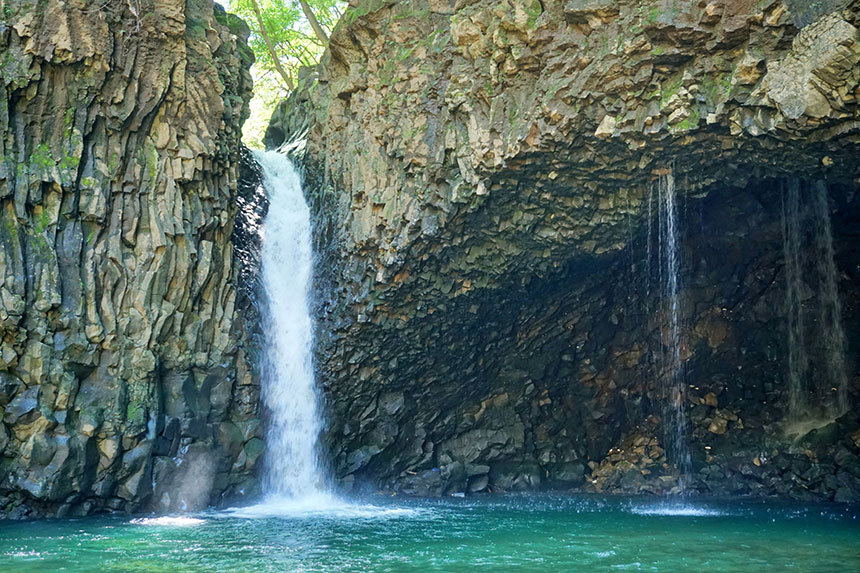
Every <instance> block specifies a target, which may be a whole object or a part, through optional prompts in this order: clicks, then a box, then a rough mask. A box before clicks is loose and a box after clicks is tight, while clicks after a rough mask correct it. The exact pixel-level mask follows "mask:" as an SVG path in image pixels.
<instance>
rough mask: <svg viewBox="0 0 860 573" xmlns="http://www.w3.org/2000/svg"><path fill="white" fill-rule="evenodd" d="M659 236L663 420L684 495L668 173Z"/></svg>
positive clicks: (677, 263)
mask: <svg viewBox="0 0 860 573" xmlns="http://www.w3.org/2000/svg"><path fill="white" fill-rule="evenodd" d="M657 195H658V197H657V199H658V206H659V210H658V215H659V236H660V249H659V257H660V310H661V315H662V317H661V325H662V330H663V332H662V338H663V341H662V342H663V352H662V359H661V361H662V364H661V366H662V368H661V373H660V378H661V386H662V389H663V412H664V413H663V417H664V422H665V423H664V433H665V442H666V446H667V447H666V450H667V452H668V453H669V454H670V460H671V461H672V462H673V463H674V464H675V465H676V467H677V468H678V472H679V478H678V484H679V487H680V489H681V491H682V492H683V490H684V485H685V482H686V478H687V476H688V475H689V474H690V471H691V461H690V451H689V446H688V444H687V437H688V430H687V414H686V411H685V409H684V408H685V404H686V386H685V382H684V364H683V361H682V359H681V344H682V340H681V308H680V288H681V279H680V273H681V260H680V253H679V241H678V209H677V204H676V192H675V178H674V175H673V174H672V173H671V172H669V173H668V174H666V175H662V176H660V179H659V181H658V185H657Z"/></svg>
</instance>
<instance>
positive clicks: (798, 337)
mask: <svg viewBox="0 0 860 573" xmlns="http://www.w3.org/2000/svg"><path fill="white" fill-rule="evenodd" d="M802 212H803V211H802V210H801V204H800V184H799V182H798V181H797V180H791V181H789V182H788V184H787V186H786V188H785V190H784V193H783V205H782V217H783V224H782V229H783V232H782V237H783V241H782V251H783V257H784V259H785V276H786V289H785V306H786V318H787V322H788V324H787V327H786V331H787V334H788V411H789V415H790V416H791V417H793V418H797V417H798V416H799V415H800V413H801V412H806V410H807V396H806V395H807V388H806V373H807V369H808V366H809V359H808V358H807V356H806V344H805V342H804V328H803V267H802V264H801V258H800V246H801V225H802V221H801V214H802Z"/></svg>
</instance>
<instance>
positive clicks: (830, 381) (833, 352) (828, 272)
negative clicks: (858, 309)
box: [814, 181, 848, 415]
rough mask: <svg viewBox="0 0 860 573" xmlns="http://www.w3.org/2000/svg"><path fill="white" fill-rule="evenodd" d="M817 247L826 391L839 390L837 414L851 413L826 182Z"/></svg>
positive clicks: (821, 187)
mask: <svg viewBox="0 0 860 573" xmlns="http://www.w3.org/2000/svg"><path fill="white" fill-rule="evenodd" d="M814 187H815V221H816V225H817V228H816V233H815V236H816V238H817V241H816V244H817V248H818V256H817V261H818V280H819V289H820V294H819V298H818V320H819V324H820V325H821V327H822V329H823V332H822V337H821V344H822V348H823V350H824V364H825V370H826V373H827V384H826V390H829V391H830V392H831V393H832V392H833V391H834V390H835V392H836V397H835V398H836V399H835V412H834V413H835V414H837V415H838V414H842V413H843V412H845V411H846V410H848V376H847V372H846V365H845V331H844V329H843V328H842V304H841V303H840V301H839V288H838V274H837V270H836V261H835V259H834V252H833V229H832V227H831V224H830V198H829V194H828V192H827V186H826V185H825V184H824V182H823V181H817V182H816V183H815V186H814Z"/></svg>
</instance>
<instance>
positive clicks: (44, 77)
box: [0, 0, 262, 517]
mask: <svg viewBox="0 0 860 573" xmlns="http://www.w3.org/2000/svg"><path fill="white" fill-rule="evenodd" d="M0 9H2V11H3V12H2V13H0V211H2V225H0V244H2V249H0V300H2V305H0V418H2V423H0V514H5V515H7V516H12V517H22V516H38V515H64V514H68V513H72V514H83V513H88V512H92V511H98V510H126V511H131V510H141V509H150V508H155V509H159V510H175V509H179V508H191V507H199V506H201V505H203V506H205V505H206V504H209V503H218V502H219V501H221V500H222V499H224V498H226V497H235V496H241V495H242V494H243V493H253V489H254V487H255V486H254V484H255V483H256V480H255V479H254V477H253V474H254V471H255V467H256V462H257V459H258V457H259V455H260V452H261V450H262V442H261V440H260V435H259V429H258V428H259V423H258V421H257V401H258V399H257V395H258V389H257V387H256V386H255V383H254V381H253V380H252V377H251V376H250V374H249V369H248V366H247V361H246V356H245V353H244V350H243V349H242V346H243V341H244V340H245V334H244V332H245V328H244V326H243V324H242V321H241V319H240V318H239V317H238V316H237V307H238V306H240V305H242V304H246V303H247V301H245V302H243V298H242V296H241V293H237V288H236V286H235V282H236V277H237V275H238V268H237V267H238V263H236V262H234V252H233V251H234V246H233V243H232V242H231V235H232V231H233V224H234V219H235V218H236V214H237V205H236V193H237V191H236V186H237V178H238V169H239V149H240V132H241V125H242V122H243V121H244V119H245V117H246V116H247V113H248V112H247V104H248V99H249V98H250V91H251V80H250V75H249V73H248V68H249V66H250V64H251V61H252V58H253V56H252V55H251V53H250V51H249V50H248V48H247V47H246V45H245V40H246V38H247V35H248V29H247V28H246V27H245V25H244V24H243V23H242V22H240V21H239V20H238V19H235V18H234V17H232V16H228V15H227V14H225V13H224V11H223V9H221V8H220V7H217V6H214V5H213V3H212V2H211V1H209V0H188V1H186V0H129V1H128V2H90V1H84V0H71V1H60V0H47V1H42V0H12V1H7V2H5V3H4V4H3V5H2V8H0Z"/></svg>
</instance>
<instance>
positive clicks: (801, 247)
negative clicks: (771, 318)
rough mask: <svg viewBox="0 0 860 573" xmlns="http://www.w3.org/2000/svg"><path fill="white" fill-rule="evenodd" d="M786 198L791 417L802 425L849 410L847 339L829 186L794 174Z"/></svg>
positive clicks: (789, 181)
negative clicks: (805, 181) (812, 183)
mask: <svg viewBox="0 0 860 573" xmlns="http://www.w3.org/2000/svg"><path fill="white" fill-rule="evenodd" d="M782 202H783V205H782V229H783V257H784V260H785V276H786V289H785V292H786V295H785V306H786V311H785V312H786V322H787V325H786V332H787V354H788V371H787V379H788V422H789V423H790V424H792V425H793V426H797V427H801V426H803V424H801V422H804V421H809V420H812V419H821V420H832V419H833V418H835V417H837V416H839V415H840V414H842V413H843V412H845V411H846V410H847V408H848V396H847V388H848V379H847V370H846V365H845V345H846V342H845V332H844V330H843V327H842V307H841V304H840V301H839V291H838V273H837V269H836V263H835V260H834V250H833V230H832V227H831V223H830V203H829V196H828V191H827V186H826V185H825V184H824V182H822V181H818V182H816V183H815V184H814V185H813V186H807V185H803V184H801V182H800V181H799V180H797V179H790V180H788V181H787V182H786V183H785V185H784V188H783V199H782ZM807 245H813V247H814V248H813V249H812V250H810V249H808V247H807ZM810 251H811V252H810ZM814 289H817V291H816V290H814ZM813 299H814V301H815V303H816V304H809V303H810V302H811V301H813ZM808 307H811V308H808Z"/></svg>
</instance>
